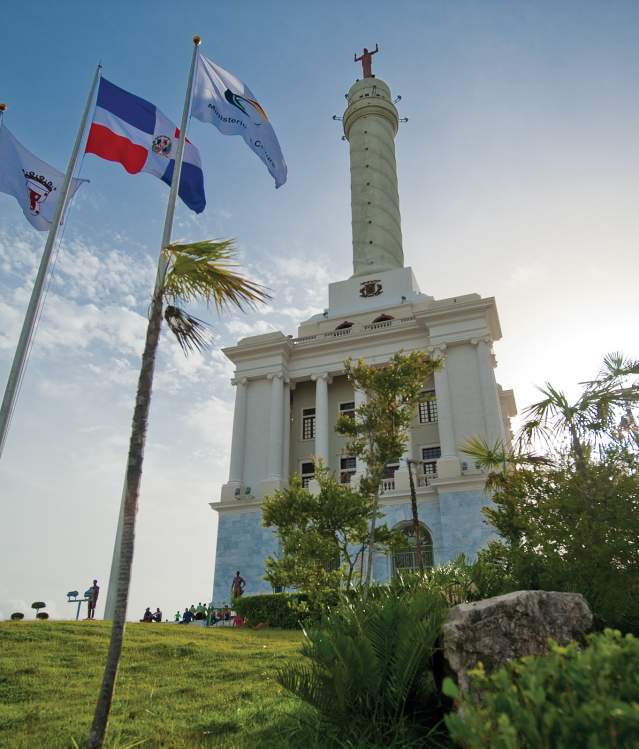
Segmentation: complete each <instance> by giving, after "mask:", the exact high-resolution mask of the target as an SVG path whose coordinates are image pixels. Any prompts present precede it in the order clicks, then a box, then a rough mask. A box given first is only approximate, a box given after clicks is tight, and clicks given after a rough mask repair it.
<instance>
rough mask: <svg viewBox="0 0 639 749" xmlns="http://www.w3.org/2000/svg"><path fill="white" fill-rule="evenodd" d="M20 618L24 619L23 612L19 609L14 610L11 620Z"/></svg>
mask: <svg viewBox="0 0 639 749" xmlns="http://www.w3.org/2000/svg"><path fill="white" fill-rule="evenodd" d="M20 619H24V614H23V613H22V612H21V611H14V612H13V614H11V621H14V622H15V621H20Z"/></svg>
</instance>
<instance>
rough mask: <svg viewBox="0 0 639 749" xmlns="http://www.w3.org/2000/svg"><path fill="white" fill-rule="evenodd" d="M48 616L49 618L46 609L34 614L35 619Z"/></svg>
mask: <svg viewBox="0 0 639 749" xmlns="http://www.w3.org/2000/svg"><path fill="white" fill-rule="evenodd" d="M48 618H49V614H47V612H46V611H38V613H37V614H36V619H48Z"/></svg>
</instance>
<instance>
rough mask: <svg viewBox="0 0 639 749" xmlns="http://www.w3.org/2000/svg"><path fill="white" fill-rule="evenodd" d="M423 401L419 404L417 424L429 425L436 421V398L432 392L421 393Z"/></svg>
mask: <svg viewBox="0 0 639 749" xmlns="http://www.w3.org/2000/svg"><path fill="white" fill-rule="evenodd" d="M423 397H424V400H423V401H422V402H421V403H420V404H419V423H420V424H431V423H433V422H436V421H437V398H435V391H434V390H427V391H426V392H425V393H423Z"/></svg>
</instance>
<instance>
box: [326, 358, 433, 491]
mask: <svg viewBox="0 0 639 749" xmlns="http://www.w3.org/2000/svg"><path fill="white" fill-rule="evenodd" d="M439 366H440V365H439V363H438V362H436V361H434V360H432V359H429V358H428V356H427V355H426V354H425V353H423V352H421V351H414V352H412V353H410V354H403V353H401V352H399V353H396V354H395V355H394V356H393V358H392V359H391V360H390V361H389V362H388V363H387V364H386V365H385V366H383V367H378V366H370V365H368V364H366V362H365V361H364V360H363V359H360V360H358V361H357V362H356V363H355V364H354V363H353V361H352V359H347V360H346V361H345V362H344V374H345V375H346V377H347V379H348V381H349V382H350V383H351V384H352V385H353V387H354V388H355V389H357V390H361V391H363V392H364V393H365V394H366V401H365V403H363V404H362V405H361V406H358V408H357V410H356V412H355V418H354V419H353V418H350V417H347V416H341V417H340V418H339V419H338V420H337V424H336V427H335V430H336V431H337V432H338V434H343V435H346V436H347V437H348V438H349V441H348V447H347V449H348V451H349V453H351V454H352V455H355V456H357V457H358V458H360V459H362V460H363V462H364V463H365V464H366V469H367V474H366V476H365V477H364V478H363V479H362V482H361V489H362V491H363V492H364V493H366V494H369V495H370V496H377V494H378V491H379V484H380V482H381V480H382V478H383V476H384V470H385V469H386V466H387V465H388V464H389V463H393V462H395V461H397V460H399V459H400V458H401V456H402V454H403V453H404V449H405V447H406V441H407V439H408V429H409V427H410V425H411V422H412V419H413V416H414V414H415V409H416V407H417V403H418V402H419V400H420V396H421V393H422V390H423V388H424V384H425V382H426V380H427V379H428V378H429V377H430V376H431V375H432V374H433V372H434V371H435V370H436V369H437V368H438V367H439Z"/></svg>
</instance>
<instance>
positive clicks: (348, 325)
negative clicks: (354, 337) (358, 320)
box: [335, 320, 353, 330]
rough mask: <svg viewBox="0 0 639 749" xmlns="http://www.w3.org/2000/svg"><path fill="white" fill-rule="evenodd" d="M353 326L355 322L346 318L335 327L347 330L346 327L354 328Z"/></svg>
mask: <svg viewBox="0 0 639 749" xmlns="http://www.w3.org/2000/svg"><path fill="white" fill-rule="evenodd" d="M352 327H353V323H352V322H350V320H344V322H341V323H340V324H339V325H338V326H337V327H336V328H335V330H346V328H352Z"/></svg>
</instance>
